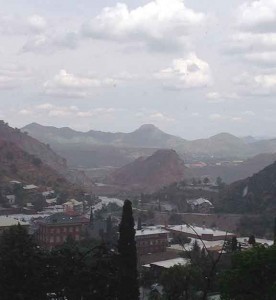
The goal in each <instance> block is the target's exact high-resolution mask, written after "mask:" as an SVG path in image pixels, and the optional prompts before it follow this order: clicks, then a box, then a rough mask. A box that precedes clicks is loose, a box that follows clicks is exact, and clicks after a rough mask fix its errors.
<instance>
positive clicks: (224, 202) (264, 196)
mask: <svg viewBox="0 0 276 300" xmlns="http://www.w3.org/2000/svg"><path fill="white" fill-rule="evenodd" d="M219 208H220V209H221V210H222V211H224V212H231V213H233V212H237V213H248V214H249V213H264V212H267V213H270V214H275V213H276V162H274V163H273V164H271V165H269V166H267V167H266V168H264V169H263V170H261V171H260V172H258V173H256V174H254V175H253V176H251V177H248V178H246V179H243V180H240V181H237V182H234V183H233V184H231V185H230V186H228V187H227V188H226V189H225V190H224V192H223V194H222V195H221V201H220V202H219Z"/></svg>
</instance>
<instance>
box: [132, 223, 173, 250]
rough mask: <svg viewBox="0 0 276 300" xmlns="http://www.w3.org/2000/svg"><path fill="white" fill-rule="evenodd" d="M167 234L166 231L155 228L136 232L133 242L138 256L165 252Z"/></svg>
mask: <svg viewBox="0 0 276 300" xmlns="http://www.w3.org/2000/svg"><path fill="white" fill-rule="evenodd" d="M168 233H169V232H168V231H167V230H164V229H161V228H157V227H148V228H145V229H142V230H136V234H135V240H136V248H137V253H138V255H143V254H148V253H158V252H165V251H166V247H167V246H168Z"/></svg>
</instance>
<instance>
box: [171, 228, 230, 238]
mask: <svg viewBox="0 0 276 300" xmlns="http://www.w3.org/2000/svg"><path fill="white" fill-rule="evenodd" d="M167 229H169V230H173V231H178V232H183V233H187V234H193V235H194V234H198V235H199V236H202V235H203V234H211V235H213V236H226V234H227V236H233V235H234V233H231V232H226V231H222V230H217V229H210V228H204V227H198V226H188V225H172V226H168V227H167Z"/></svg>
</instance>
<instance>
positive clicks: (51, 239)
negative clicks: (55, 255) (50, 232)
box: [45, 234, 80, 244]
mask: <svg viewBox="0 0 276 300" xmlns="http://www.w3.org/2000/svg"><path fill="white" fill-rule="evenodd" d="M73 238H74V239H75V240H76V241H79V240H80V236H79V235H78V234H77V235H76V236H74V237H73ZM66 239H67V236H51V237H47V238H46V241H45V242H46V243H51V244H53V243H54V244H58V243H62V242H65V241H66Z"/></svg>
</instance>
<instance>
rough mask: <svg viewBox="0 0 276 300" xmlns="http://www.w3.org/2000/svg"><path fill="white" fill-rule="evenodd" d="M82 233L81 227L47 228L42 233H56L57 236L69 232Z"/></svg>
mask: <svg viewBox="0 0 276 300" xmlns="http://www.w3.org/2000/svg"><path fill="white" fill-rule="evenodd" d="M79 231H80V228H79V226H70V227H69V226H67V227H55V228H46V227H44V228H43V229H42V232H43V233H56V234H59V233H63V232H64V233H67V232H70V233H72V232H79Z"/></svg>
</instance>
